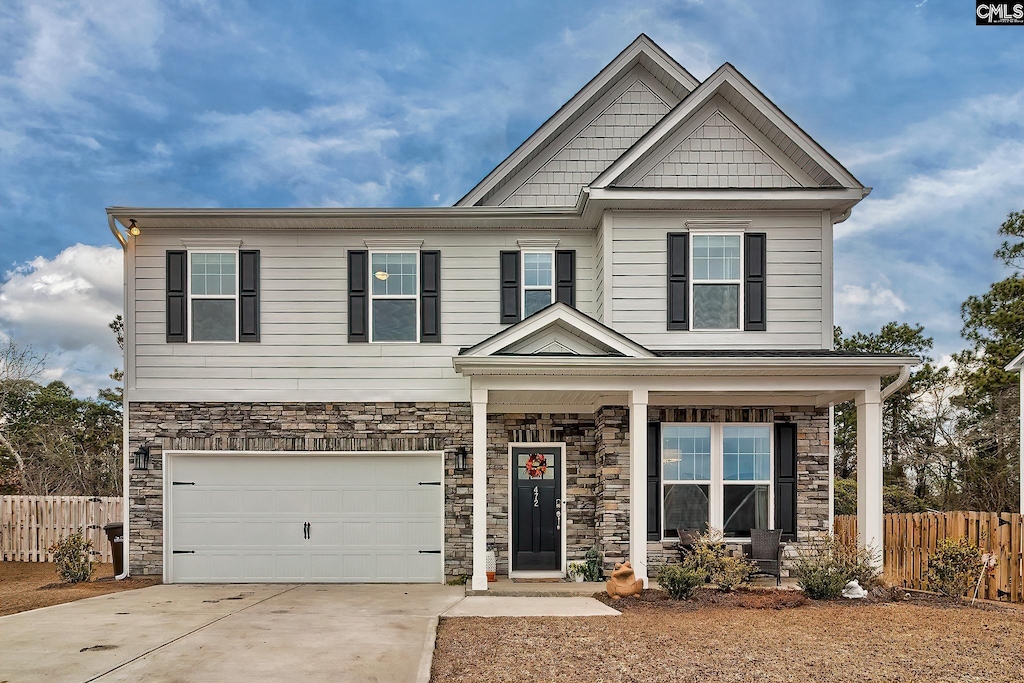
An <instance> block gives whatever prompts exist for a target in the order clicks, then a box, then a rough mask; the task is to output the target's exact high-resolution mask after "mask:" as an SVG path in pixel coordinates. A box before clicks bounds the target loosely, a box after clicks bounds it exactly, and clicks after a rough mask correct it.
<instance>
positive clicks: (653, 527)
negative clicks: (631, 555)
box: [647, 422, 661, 541]
mask: <svg viewBox="0 0 1024 683" xmlns="http://www.w3.org/2000/svg"><path fill="white" fill-rule="evenodd" d="M647 540H648V541H660V540H661V424H660V423H658V422H648V423H647Z"/></svg>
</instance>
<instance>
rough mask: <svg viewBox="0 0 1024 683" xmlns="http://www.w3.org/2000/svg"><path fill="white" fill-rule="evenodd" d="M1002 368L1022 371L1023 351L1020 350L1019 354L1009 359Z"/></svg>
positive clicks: (1023, 370) (1008, 370)
mask: <svg viewBox="0 0 1024 683" xmlns="http://www.w3.org/2000/svg"><path fill="white" fill-rule="evenodd" d="M1004 369H1005V370H1006V371H1007V372H1024V351H1021V352H1020V355H1019V356H1017V357H1016V358H1014V359H1013V360H1011V361H1010V363H1009V365H1007V366H1006V367H1005V368H1004Z"/></svg>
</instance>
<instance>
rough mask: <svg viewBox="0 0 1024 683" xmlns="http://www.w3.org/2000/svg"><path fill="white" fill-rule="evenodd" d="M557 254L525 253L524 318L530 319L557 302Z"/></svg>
mask: <svg viewBox="0 0 1024 683" xmlns="http://www.w3.org/2000/svg"><path fill="white" fill-rule="evenodd" d="M554 287H555V253H554V252H552V251H541V252H537V251H524V252H523V317H524V318H528V317H530V316H531V315H533V314H534V313H536V312H537V311H539V310H540V309H542V308H545V307H546V306H550V305H551V304H552V302H554V300H555V291H554Z"/></svg>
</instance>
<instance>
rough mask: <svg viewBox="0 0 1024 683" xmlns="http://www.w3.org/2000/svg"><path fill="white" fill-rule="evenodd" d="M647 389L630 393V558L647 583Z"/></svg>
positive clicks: (634, 571) (638, 576) (639, 577)
mask: <svg viewBox="0 0 1024 683" xmlns="http://www.w3.org/2000/svg"><path fill="white" fill-rule="evenodd" d="M647 396H648V394H647V390H646V389H634V390H633V391H631V392H630V394H629V562H630V564H631V565H632V566H633V573H634V574H635V575H636V577H637V578H638V579H643V580H644V586H647Z"/></svg>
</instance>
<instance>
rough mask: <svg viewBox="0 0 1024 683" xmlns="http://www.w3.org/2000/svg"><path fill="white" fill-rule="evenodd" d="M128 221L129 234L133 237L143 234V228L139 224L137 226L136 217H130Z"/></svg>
mask: <svg viewBox="0 0 1024 683" xmlns="http://www.w3.org/2000/svg"><path fill="white" fill-rule="evenodd" d="M128 223H129V224H130V225H129V226H128V234H129V235H131V236H132V237H138V236H139V235H141V234H142V228H140V227H139V226H137V225H136V224H135V219H134V218H130V219H129V220H128Z"/></svg>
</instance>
